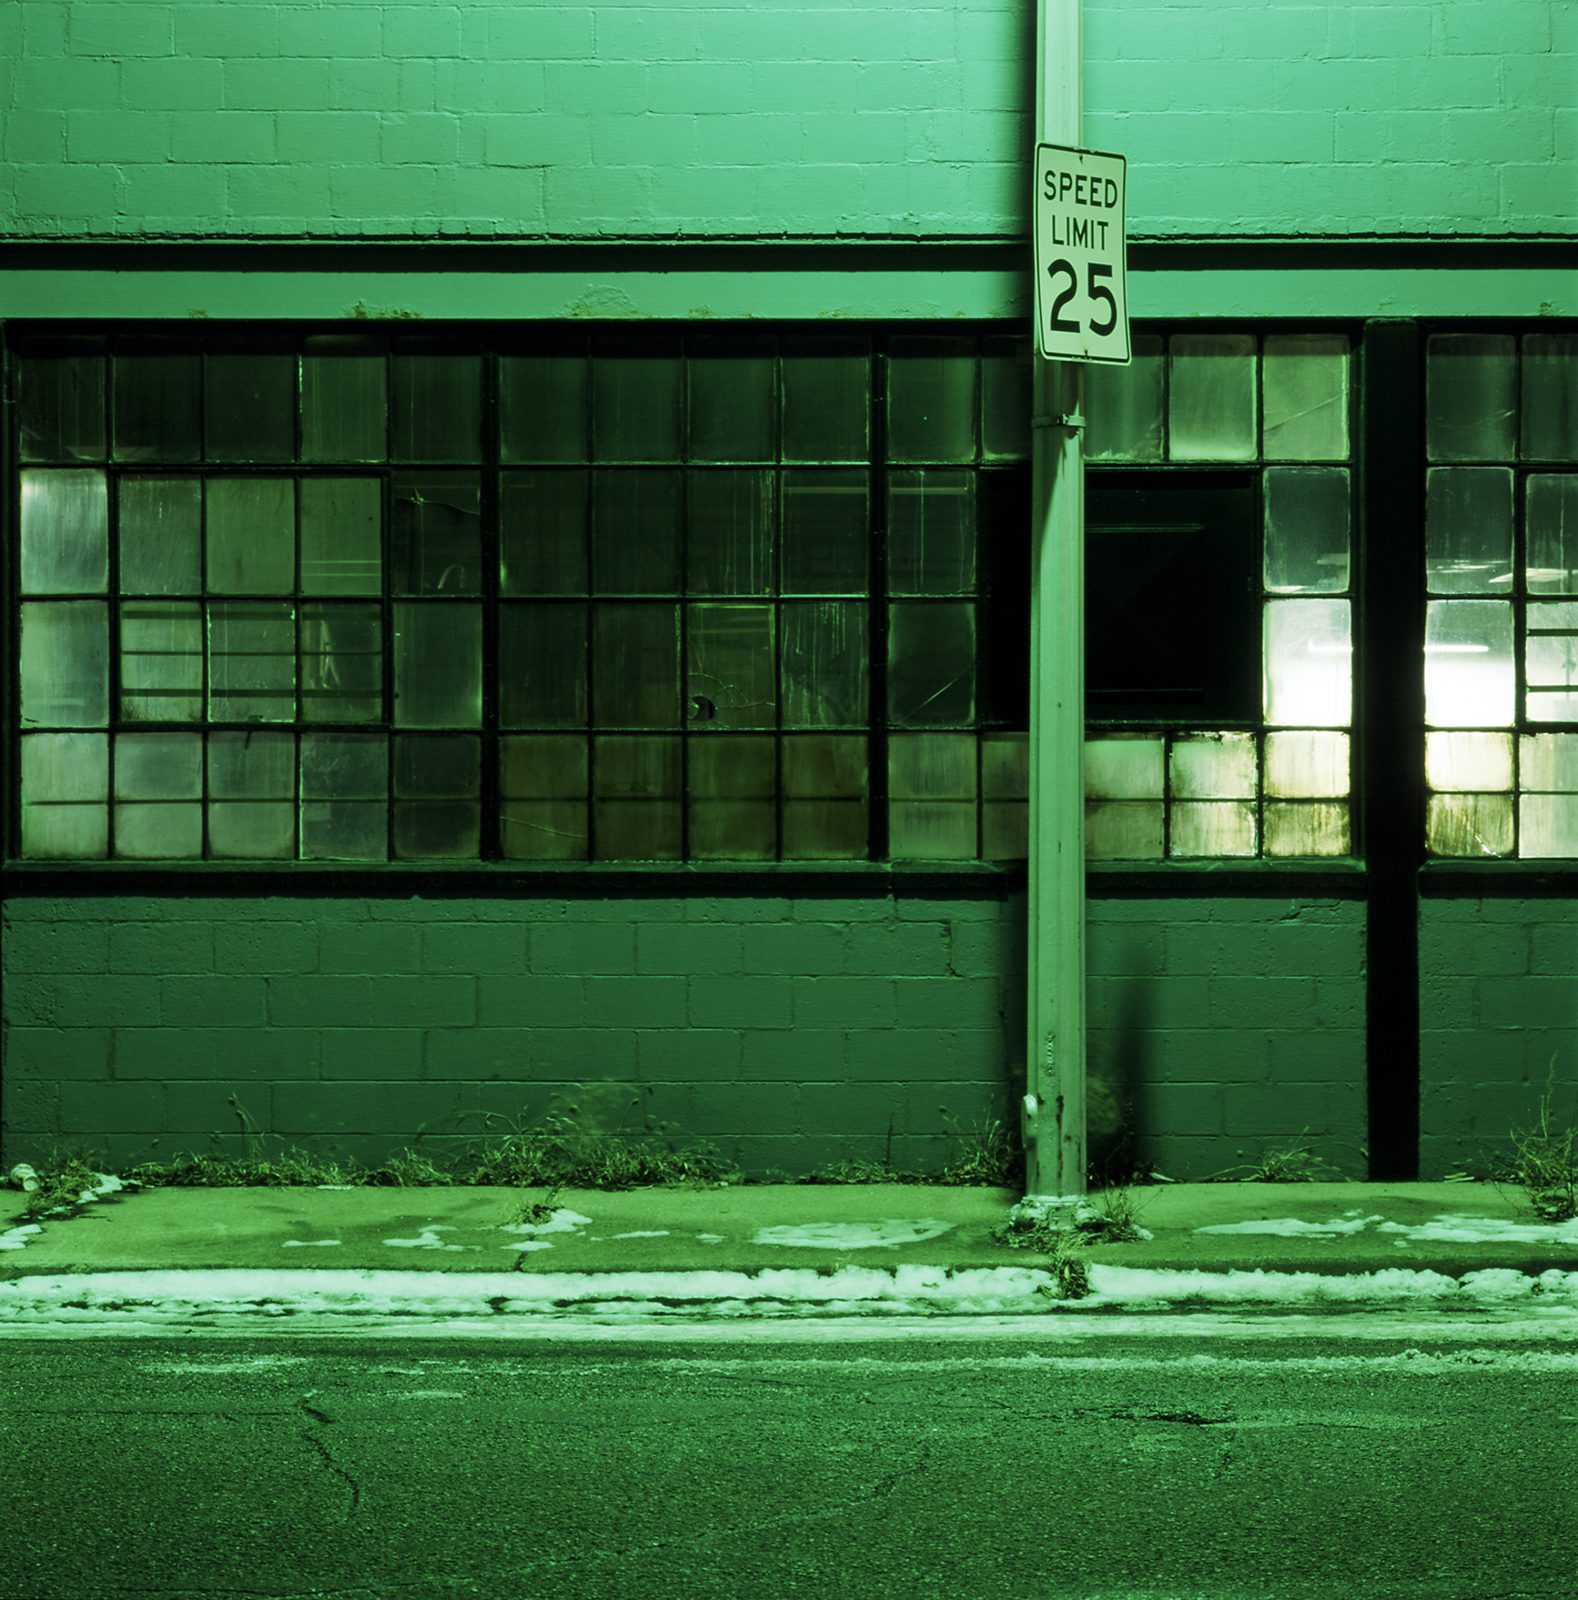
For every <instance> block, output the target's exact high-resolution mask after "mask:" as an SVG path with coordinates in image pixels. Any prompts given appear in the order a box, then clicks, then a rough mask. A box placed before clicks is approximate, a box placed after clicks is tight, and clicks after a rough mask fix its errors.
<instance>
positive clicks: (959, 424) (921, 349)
mask: <svg viewBox="0 0 1578 1600" xmlns="http://www.w3.org/2000/svg"><path fill="white" fill-rule="evenodd" d="M889 351H890V353H889V355H888V459H889V460H890V461H973V460H974V459H975V417H976V409H977V406H976V391H975V347H974V343H973V341H972V340H969V339H904V338H898V339H894V340H893V342H892V344H891V345H890V346H889Z"/></svg>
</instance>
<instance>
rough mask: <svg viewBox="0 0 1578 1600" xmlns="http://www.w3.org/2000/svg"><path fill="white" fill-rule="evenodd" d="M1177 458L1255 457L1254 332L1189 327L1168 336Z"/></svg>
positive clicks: (1171, 446)
mask: <svg viewBox="0 0 1578 1600" xmlns="http://www.w3.org/2000/svg"><path fill="white" fill-rule="evenodd" d="M1168 352H1169V354H1170V356H1171V377H1172V382H1171V392H1170V394H1169V397H1168V405H1167V424H1168V427H1167V432H1168V450H1167V454H1168V458H1169V459H1170V460H1172V461H1253V460H1254V459H1255V445H1256V420H1257V419H1256V411H1257V396H1256V392H1255V389H1256V384H1255V377H1256V365H1255V341H1254V338H1253V337H1252V336H1251V335H1249V334H1237V333H1225V334H1224V333H1186V334H1176V335H1174V337H1173V338H1172V339H1170V340H1169V341H1168Z"/></svg>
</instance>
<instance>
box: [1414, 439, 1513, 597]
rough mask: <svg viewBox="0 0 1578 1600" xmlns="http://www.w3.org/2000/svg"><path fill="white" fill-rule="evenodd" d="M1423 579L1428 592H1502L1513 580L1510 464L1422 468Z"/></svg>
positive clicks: (1503, 592)
mask: <svg viewBox="0 0 1578 1600" xmlns="http://www.w3.org/2000/svg"><path fill="white" fill-rule="evenodd" d="M1425 581H1426V583H1427V584H1428V586H1429V588H1430V591H1431V593H1432V594H1506V593H1508V592H1509V590H1510V588H1511V585H1512V469H1511V468H1510V467H1431V468H1430V469H1429V470H1428V471H1427V472H1426V473H1425Z"/></svg>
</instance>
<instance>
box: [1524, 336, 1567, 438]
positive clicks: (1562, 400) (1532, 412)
mask: <svg viewBox="0 0 1578 1600" xmlns="http://www.w3.org/2000/svg"><path fill="white" fill-rule="evenodd" d="M1520 409H1521V414H1522V421H1523V439H1522V454H1523V459H1524V460H1525V461H1578V335H1574V334H1570V333H1526V334H1524V336H1523V404H1522V407H1521V408H1520Z"/></svg>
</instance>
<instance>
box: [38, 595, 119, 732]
mask: <svg viewBox="0 0 1578 1600" xmlns="http://www.w3.org/2000/svg"><path fill="white" fill-rule="evenodd" d="M21 610H22V661H21V684H22V726H23V727H24V728H50V727H55V728H102V727H103V726H104V724H105V722H106V721H108V719H109V709H110V707H109V699H110V686H109V676H110V663H109V621H108V617H107V614H106V607H105V604H104V602H103V601H102V600H27V601H24V602H23V603H22V607H21Z"/></svg>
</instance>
